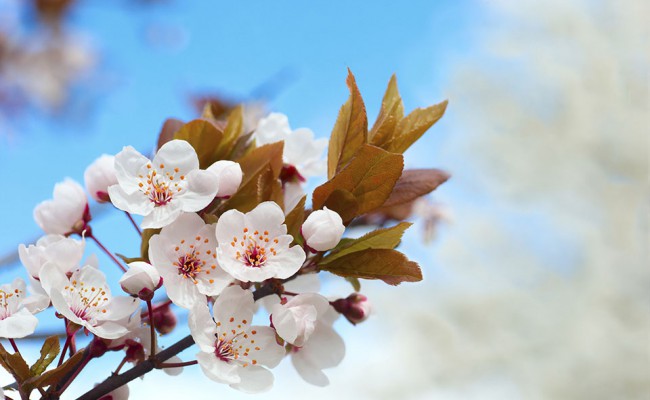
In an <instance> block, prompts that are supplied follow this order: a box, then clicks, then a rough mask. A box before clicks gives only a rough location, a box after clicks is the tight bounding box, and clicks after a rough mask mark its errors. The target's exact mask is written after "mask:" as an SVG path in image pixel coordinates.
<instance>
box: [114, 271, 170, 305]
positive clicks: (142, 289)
mask: <svg viewBox="0 0 650 400" xmlns="http://www.w3.org/2000/svg"><path fill="white" fill-rule="evenodd" d="M162 283H163V279H162V277H161V276H160V274H159V273H158V270H157V269H156V268H154V267H153V266H152V265H150V264H147V263H146V262H142V261H136V262H132V263H130V264H129V270H128V271H126V272H125V273H124V275H122V278H121V279H120V286H122V289H123V290H124V291H125V292H126V293H128V294H130V295H131V296H133V297H139V298H140V299H142V300H145V301H149V300H151V299H152V298H153V292H155V291H156V289H158V288H160V286H162Z"/></svg>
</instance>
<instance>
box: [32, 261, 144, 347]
mask: <svg viewBox="0 0 650 400" xmlns="http://www.w3.org/2000/svg"><path fill="white" fill-rule="evenodd" d="M40 279H41V283H42V284H43V289H45V291H46V292H47V294H48V295H49V296H50V299H51V300H52V305H53V306H54V308H55V309H56V311H58V312H59V313H60V314H62V315H63V316H64V317H66V318H67V319H68V320H70V322H73V323H75V324H77V325H80V326H83V327H85V328H86V329H88V330H89V331H90V332H92V333H94V334H95V335H97V336H99V337H102V338H105V339H115V338H118V337H120V336H123V335H125V334H126V333H127V329H126V327H124V326H123V325H122V324H120V323H118V322H116V321H119V320H122V319H124V318H126V317H127V316H129V315H131V314H133V312H134V311H135V310H136V309H137V308H138V306H139V303H140V300H137V299H134V298H131V297H128V296H119V297H113V296H112V295H111V291H110V289H109V287H108V284H107V283H106V276H105V275H104V273H103V272H101V271H100V270H98V269H97V268H95V267H93V266H90V265H86V266H84V267H82V268H81V269H78V270H75V271H74V272H73V273H72V276H70V278H67V277H66V275H65V274H64V273H62V272H61V270H59V268H58V267H57V266H56V265H55V264H53V263H46V264H45V265H44V266H43V268H42V270H41V273H40Z"/></svg>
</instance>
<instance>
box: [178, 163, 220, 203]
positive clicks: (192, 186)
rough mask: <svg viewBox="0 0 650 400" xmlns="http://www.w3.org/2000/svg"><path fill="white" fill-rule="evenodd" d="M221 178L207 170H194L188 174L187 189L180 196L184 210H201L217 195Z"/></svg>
mask: <svg viewBox="0 0 650 400" xmlns="http://www.w3.org/2000/svg"><path fill="white" fill-rule="evenodd" d="M218 190H219V178H218V177H217V176H216V175H214V174H213V173H211V172H209V171H205V170H200V169H197V170H194V171H192V172H190V173H188V174H187V190H185V191H184V192H182V193H181V194H180V195H179V196H178V200H179V201H181V202H182V209H183V211H187V212H190V211H200V210H202V209H204V208H205V207H206V206H207V205H208V204H210V202H212V200H214V198H215V197H216V195H217V191H218Z"/></svg>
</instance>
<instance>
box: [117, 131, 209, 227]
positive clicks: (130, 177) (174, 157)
mask: <svg viewBox="0 0 650 400" xmlns="http://www.w3.org/2000/svg"><path fill="white" fill-rule="evenodd" d="M115 172H116V175H117V180H118V184H117V185H113V186H110V187H109V188H108V193H109V196H110V198H111V202H112V203H113V205H115V207H117V208H119V209H120V210H123V211H128V212H130V213H132V214H138V215H143V216H144V219H143V221H142V227H143V228H162V227H163V226H165V225H169V224H170V223H172V222H173V221H174V220H176V218H178V216H179V215H181V213H182V212H194V211H199V210H201V209H203V208H204V207H206V206H207V205H208V204H210V202H211V201H212V200H213V199H214V197H215V195H216V194H217V191H218V185H219V183H218V178H217V176H216V175H215V174H213V173H211V172H209V171H205V170H200V169H199V159H198V157H197V155H196V152H195V151H194V148H193V147H192V146H191V145H190V144H189V143H188V142H186V141H184V140H171V141H169V142H167V143H165V144H164V145H163V146H162V147H161V148H160V149H159V150H158V152H157V153H156V155H155V156H154V158H153V160H152V161H150V160H149V159H148V158H146V157H145V156H143V155H142V154H140V153H138V152H137V151H136V150H135V149H134V148H133V147H131V146H127V147H124V149H123V150H122V151H121V152H119V153H118V154H117V155H116V156H115Z"/></svg>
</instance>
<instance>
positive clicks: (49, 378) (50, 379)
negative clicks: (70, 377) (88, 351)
mask: <svg viewBox="0 0 650 400" xmlns="http://www.w3.org/2000/svg"><path fill="white" fill-rule="evenodd" d="M83 358H84V352H83V351H78V352H76V353H75V354H74V355H73V356H72V357H70V358H68V359H67V360H65V362H64V363H63V364H61V365H60V366H58V367H56V368H54V369H51V370H49V371H45V372H44V373H43V374H41V375H39V376H34V377H32V378H30V379H28V380H27V381H26V382H25V383H28V384H30V385H33V386H34V387H40V388H42V387H45V386H50V385H54V384H57V383H59V382H61V380H62V379H63V377H65V376H66V375H67V374H68V373H69V372H70V371H72V369H73V368H75V367H76V366H77V365H78V364H79V363H80V362H81V360H82V359H83Z"/></svg>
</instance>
